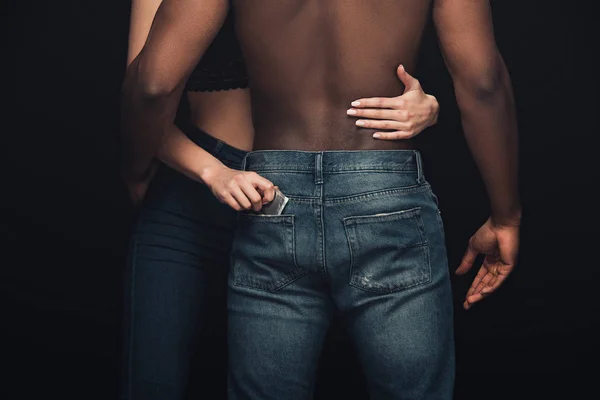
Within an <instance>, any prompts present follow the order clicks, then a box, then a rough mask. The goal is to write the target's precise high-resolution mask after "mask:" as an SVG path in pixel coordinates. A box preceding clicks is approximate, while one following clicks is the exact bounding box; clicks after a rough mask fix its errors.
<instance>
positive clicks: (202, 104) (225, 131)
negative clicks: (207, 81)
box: [188, 89, 254, 151]
mask: <svg viewBox="0 0 600 400" xmlns="http://www.w3.org/2000/svg"><path fill="white" fill-rule="evenodd" d="M188 99H189V103H190V117H191V119H192V123H193V124H194V125H196V126H197V127H198V128H200V129H202V130H203V131H205V132H207V133H209V134H210V135H211V136H213V137H215V138H217V139H220V140H222V141H224V142H225V143H227V144H229V145H231V146H233V147H236V148H238V149H241V150H246V151H250V150H251V149H252V141H253V139H254V130H253V127H252V114H251V108H250V93H249V90H248V89H232V90H221V91H216V92H188Z"/></svg>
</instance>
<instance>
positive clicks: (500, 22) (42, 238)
mask: <svg viewBox="0 0 600 400" xmlns="http://www.w3.org/2000/svg"><path fill="white" fill-rule="evenodd" d="M113 3H114V4H113ZM591 4H593V3H592V2H583V1H581V2H577V1H553V0H548V1H533V0H521V1H516V0H515V1H493V2H492V5H493V9H494V17H495V27H496V34H497V41H498V46H499V48H500V50H501V52H502V54H503V56H504V59H505V61H506V64H507V65H508V67H509V70H510V73H511V77H512V81H513V86H514V92H515V97H516V103H517V108H518V117H519V129H520V143H521V187H522V199H523V206H524V219H523V228H522V244H521V246H522V249H521V256H520V263H519V265H518V267H517V269H516V270H515V271H514V273H513V275H512V276H511V278H510V279H509V280H508V281H507V282H506V284H505V285H504V286H503V287H502V288H501V290H500V291H499V292H497V293H496V294H495V295H493V296H492V297H490V298H488V299H486V300H485V302H483V303H481V304H480V305H478V306H476V307H474V308H473V309H472V310H471V311H469V312H465V311H463V310H462V309H461V308H460V307H459V305H460V303H461V301H462V299H463V297H464V294H465V292H466V290H467V288H468V285H469V284H470V282H471V280H472V275H470V276H469V277H463V278H453V283H454V291H455V300H456V305H457V308H456V342H457V362H458V369H457V384H456V385H457V390H456V392H457V395H456V398H457V399H459V400H462V399H464V400H467V399H496V398H503V399H504V398H511V399H541V398H565V399H575V398H580V397H582V393H584V392H585V391H586V390H588V389H590V388H592V387H593V386H595V385H594V384H595V382H594V379H597V372H598V367H597V362H596V361H597V356H598V354H597V353H598V345H597V340H598V339H597V338H596V337H595V335H594V333H595V332H594V324H597V322H598V315H599V307H598V304H599V302H598V300H597V296H598V292H599V290H598V283H597V279H598V276H599V274H598V269H599V267H600V262H599V261H598V252H597V249H598V248H597V246H598V235H597V224H596V220H597V218H596V215H597V213H598V197H597V195H596V194H595V193H596V190H597V188H596V187H595V186H596V185H597V184H598V172H597V166H596V161H597V156H596V153H597V152H598V148H597V147H595V146H594V141H593V140H592V137H593V136H595V135H596V134H597V131H598V128H597V126H596V125H595V119H596V115H597V112H598V111H597V103H596V97H595V95H596V91H597V81H596V76H595V74H594V73H595V71H593V68H594V67H596V66H597V64H596V63H595V60H594V57H595V52H596V50H597V43H596V42H594V41H593V38H592V36H591V35H592V31H593V30H595V29H593V28H596V26H594V25H593V24H595V23H596V22H594V21H593V20H592V16H593V14H592V12H591ZM0 10H1V13H2V22H1V41H2V53H1V55H0V58H1V59H2V61H1V65H2V73H1V75H0V76H1V77H2V80H3V85H2V88H1V93H2V97H3V98H4V99H5V101H3V105H2V107H1V110H2V114H1V115H2V118H1V119H0V124H1V125H0V126H1V129H2V142H3V144H2V157H1V158H2V163H3V164H4V167H3V168H2V169H1V171H2V181H1V183H0V187H1V188H2V189H0V193H1V195H0V197H1V200H0V204H1V205H2V211H3V212H2V241H1V243H2V252H1V254H0V263H1V268H0V291H1V292H0V301H1V303H0V312H1V314H0V366H2V369H3V371H4V372H2V373H1V375H0V397H1V398H3V399H7V400H9V399H11V400H12V399H34V398H37V395H38V394H46V395H49V396H52V397H54V396H56V398H62V399H67V398H69V399H70V398H73V399H75V398H77V399H96V398H97V399H113V398H116V395H117V386H118V374H119V344H120V336H119V335H120V317H121V282H122V280H121V278H122V270H123V264H124V255H125V250H126V245H127V240H128V230H129V228H130V224H131V222H132V217H133V210H132V208H131V207H130V206H129V205H128V201H127V198H126V195H125V192H124V188H123V186H122V185H121V183H120V180H119V178H118V174H117V166H116V159H117V146H116V135H117V132H118V104H119V89H120V84H121V79H122V76H123V75H122V74H123V69H124V65H125V55H126V46H127V29H128V13H129V2H122V3H121V4H119V2H105V1H89V0H78V1H74V0H64V1H61V2H48V1H27V2H16V1H13V2H10V3H5V2H3V3H2V6H1V9H0ZM420 67H421V69H420V71H419V72H418V73H416V75H418V77H419V78H420V80H421V82H422V84H423V86H424V88H425V90H426V91H428V92H429V93H432V94H434V95H436V96H437V98H438V100H439V102H440V104H441V114H440V120H439V124H438V125H437V126H436V127H434V128H431V129H429V130H427V131H426V132H425V133H423V134H422V135H421V136H420V137H419V141H420V142H422V146H423V153H424V158H425V165H426V174H427V178H428V180H429V181H430V182H431V183H432V185H433V187H434V190H435V191H436V193H437V194H438V196H439V197H440V207H441V210H442V214H443V218H444V222H445V224H446V236H447V240H448V252H449V259H450V264H451V269H452V270H453V269H454V268H455V267H456V266H458V262H459V260H460V257H461V256H462V253H463V251H464V248H465V244H466V242H467V240H468V238H469V236H470V235H471V234H472V233H473V232H474V231H475V230H476V229H477V228H478V227H479V225H480V224H481V223H482V222H483V221H484V220H485V218H486V217H487V215H488V209H487V208H486V204H487V199H486V195H485V191H484V189H483V186H482V183H481V180H480V178H479V175H478V172H477V169H476V168H475V165H474V164H473V162H472V159H471V156H470V155H469V153H468V151H467V149H466V146H465V142H464V139H463V138H462V133H461V130H460V119H459V116H458V110H457V108H456V105H455V101H454V97H453V92H452V84H451V81H450V78H449V76H448V74H447V72H446V70H445V68H444V65H443V61H442V59H441V57H440V55H439V52H438V49H437V47H436V44H435V37H434V35H433V34H432V33H431V32H429V33H428V34H427V35H426V38H425V43H424V51H423V57H422V59H421V63H420ZM216 356H218V355H216ZM210 362H211V361H210V358H209V359H208V360H206V363H207V364H208V366H207V368H210ZM361 379H362V378H361V375H360V372H359V370H358V368H357V367H356V365H355V364H354V361H353V358H352V352H351V350H350V348H349V347H348V344H347V341H346V339H345V337H344V336H343V335H341V333H340V332H334V333H333V334H332V338H331V340H330V341H329V342H328V345H327V347H326V350H325V358H324V361H323V364H322V373H321V374H320V376H319V384H318V390H317V392H318V397H319V398H328V399H334V398H364V397H362V396H363V395H362V393H363V391H364V387H363V382H362V380H361ZM209 390H210V389H207V388H204V394H205V395H206V394H207V393H209V392H207V391H209ZM4 392H6V393H4ZM592 393H593V392H592ZM205 398H212V397H211V396H208V397H205Z"/></svg>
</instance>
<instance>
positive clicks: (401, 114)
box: [346, 108, 409, 121]
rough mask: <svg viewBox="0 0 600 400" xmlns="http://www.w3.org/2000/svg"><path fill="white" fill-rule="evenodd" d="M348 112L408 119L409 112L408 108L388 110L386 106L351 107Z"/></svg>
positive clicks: (374, 117) (377, 117)
mask: <svg viewBox="0 0 600 400" xmlns="http://www.w3.org/2000/svg"><path fill="white" fill-rule="evenodd" d="M346 114H348V115H350V116H353V117H361V118H372V119H387V120H393V121H407V120H408V117H409V114H408V111H406V110H388V109H385V108H363V109H361V108H351V109H349V110H348V111H346Z"/></svg>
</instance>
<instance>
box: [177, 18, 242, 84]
mask: <svg viewBox="0 0 600 400" xmlns="http://www.w3.org/2000/svg"><path fill="white" fill-rule="evenodd" d="M247 87H248V77H247V75H246V66H245V64H244V58H243V57H242V50H241V48H240V44H239V43H238V40H237V38H236V36H235V29H234V23H233V14H232V12H231V11H230V12H229V15H227V18H226V20H225V22H224V23H223V26H222V27H221V30H220V31H219V33H218V34H217V36H216V37H215V39H214V40H213V42H212V43H211V45H210V46H209V48H208V49H207V50H206V53H205V54H204V56H203V57H202V59H201V60H200V62H199V63H198V65H197V66H196V68H195V69H194V71H193V72H192V74H191V75H190V77H189V79H188V82H187V84H186V89H187V90H188V91H194V92H213V91H217V90H229V89H239V88H247Z"/></svg>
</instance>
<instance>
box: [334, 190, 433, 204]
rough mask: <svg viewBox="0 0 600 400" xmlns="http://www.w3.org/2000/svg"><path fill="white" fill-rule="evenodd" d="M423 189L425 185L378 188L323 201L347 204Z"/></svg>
mask: <svg viewBox="0 0 600 400" xmlns="http://www.w3.org/2000/svg"><path fill="white" fill-rule="evenodd" d="M425 190H427V187H426V186H425V185H414V186H407V187H403V188H396V189H386V190H378V191H373V192H367V193H361V194H356V195H352V196H345V197H338V198H332V199H327V198H326V199H325V200H324V203H325V204H348V203H353V202H358V201H363V200H366V199H370V198H373V197H378V196H387V195H392V194H412V193H420V192H422V191H425Z"/></svg>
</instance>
